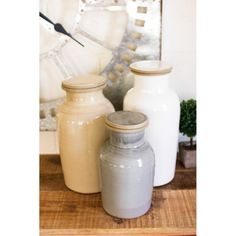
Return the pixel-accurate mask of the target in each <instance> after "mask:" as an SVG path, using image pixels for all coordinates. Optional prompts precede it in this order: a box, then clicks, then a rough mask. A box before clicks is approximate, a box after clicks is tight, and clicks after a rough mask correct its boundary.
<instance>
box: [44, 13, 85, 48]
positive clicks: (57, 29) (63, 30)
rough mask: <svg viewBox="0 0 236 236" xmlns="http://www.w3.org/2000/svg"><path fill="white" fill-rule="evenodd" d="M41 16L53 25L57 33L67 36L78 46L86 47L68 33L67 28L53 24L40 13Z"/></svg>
mask: <svg viewBox="0 0 236 236" xmlns="http://www.w3.org/2000/svg"><path fill="white" fill-rule="evenodd" d="M39 16H40V17H42V18H43V19H44V20H46V21H48V22H49V23H51V24H52V25H53V26H54V29H55V31H57V32H59V33H62V34H65V35H66V36H68V37H70V38H71V39H73V40H74V41H75V42H77V43H78V44H80V45H81V46H82V47H84V45H83V44H82V43H80V42H79V41H78V40H77V39H75V38H74V37H73V36H72V35H71V34H70V33H68V32H67V31H66V30H65V28H64V27H63V26H62V24H60V23H56V24H55V23H53V22H52V21H51V20H50V19H49V18H48V17H47V16H45V15H44V14H43V13H41V12H39Z"/></svg>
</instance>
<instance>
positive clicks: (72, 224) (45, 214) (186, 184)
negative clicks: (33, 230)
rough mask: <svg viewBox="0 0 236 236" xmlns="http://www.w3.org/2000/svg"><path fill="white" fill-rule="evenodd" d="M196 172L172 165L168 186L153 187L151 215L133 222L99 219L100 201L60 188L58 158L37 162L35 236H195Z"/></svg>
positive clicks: (102, 215)
mask: <svg viewBox="0 0 236 236" xmlns="http://www.w3.org/2000/svg"><path fill="white" fill-rule="evenodd" d="M195 228H196V169H195V168H194V169H184V168H183V167H182V165H181V163H179V161H177V165H176V174H175V178H174V179H173V180H172V182H171V183H169V184H167V185H165V186H162V187H155V188H154V190H153V197H152V206H151V209H150V210H149V211H148V212H147V213H146V214H145V215H144V216H141V217H139V218H136V219H130V220H129V219H125V220H122V219H119V218H115V217H112V216H110V215H108V214H106V213H105V211H104V210H103V208H102V202H101V195H100V194H99V193H96V194H79V193H76V192H73V191H70V190H69V189H68V188H67V187H66V186H65V184H64V180H63V174H62V169H61V163H60V157H59V156H58V155H43V156H40V235H60V236H62V235H68V236H69V235H73V236H75V235H117V234H119V235H196V229H195Z"/></svg>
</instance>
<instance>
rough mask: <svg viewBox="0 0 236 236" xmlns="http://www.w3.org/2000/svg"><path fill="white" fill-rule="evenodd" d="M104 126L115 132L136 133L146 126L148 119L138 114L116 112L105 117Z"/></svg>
mask: <svg viewBox="0 0 236 236" xmlns="http://www.w3.org/2000/svg"><path fill="white" fill-rule="evenodd" d="M106 125H107V127H108V128H109V129H111V130H114V131H117V132H119V131H120V132H137V131H141V130H143V129H144V128H145V127H147V125H148V118H147V116H146V115H144V114H143V113H140V112H133V111H117V112H113V113H111V114H109V115H108V116H107V117H106Z"/></svg>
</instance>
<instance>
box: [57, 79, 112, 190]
mask: <svg viewBox="0 0 236 236" xmlns="http://www.w3.org/2000/svg"><path fill="white" fill-rule="evenodd" d="M105 83H106V81H105V79H104V78H103V77H101V76H96V75H88V76H82V77H78V78H73V79H69V80H65V81H63V82H62V88H63V89H64V90H65V91H66V93H67V97H66V101H65V103H64V104H62V105H61V107H60V108H59V110H58V112H57V119H58V134H59V149H60V157H61V164H62V170H63V174H64V180H65V184H66V186H67V187H68V188H70V189H72V190H74V191H76V192H80V193H96V192H100V191H101V180H100V179H101V177H100V168H99V151H100V147H101V145H102V144H103V143H104V141H105V140H106V139H107V138H108V132H107V131H106V128H105V115H106V114H109V113H111V112H113V111H114V108H113V106H112V104H111V103H110V102H109V101H108V100H107V99H106V98H105V97H104V95H103V88H104V87H105Z"/></svg>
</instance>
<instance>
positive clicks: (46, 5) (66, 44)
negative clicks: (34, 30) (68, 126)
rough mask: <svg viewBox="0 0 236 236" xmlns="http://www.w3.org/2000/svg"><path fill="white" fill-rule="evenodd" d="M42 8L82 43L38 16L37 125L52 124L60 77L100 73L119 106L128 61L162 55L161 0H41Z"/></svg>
mask: <svg viewBox="0 0 236 236" xmlns="http://www.w3.org/2000/svg"><path fill="white" fill-rule="evenodd" d="M40 12H42V13H43V14H44V15H45V16H47V17H48V18H49V19H50V20H52V21H53V22H55V23H61V24H62V25H63V26H64V28H65V29H66V30H67V31H68V32H69V33H70V34H71V35H72V36H73V37H74V38H75V39H77V40H78V41H79V42H81V43H82V44H83V45H84V47H81V46H80V45H79V44H78V43H76V42H75V41H74V40H72V39H71V38H69V37H68V36H65V35H64V34H61V33H58V32H56V31H55V30H54V27H53V25H52V24H50V23H49V22H48V21H46V20H45V19H42V18H41V17H40V130H41V131H52V130H55V129H56V121H55V113H56V109H57V106H58V105H60V104H61V103H62V102H63V100H64V96H65V94H64V92H63V90H62V89H61V81H62V80H65V79H68V78H70V77H72V76H76V75H83V74H102V75H103V76H105V77H106V78H107V82H108V86H107V87H106V89H105V90H104V94H105V96H106V97H107V98H108V99H109V100H110V101H111V102H112V103H113V105H114V106H115V108H116V109H117V110H120V109H122V102H123V97H124V94H125V93H126V92H127V90H128V89H129V88H130V87H132V83H133V78H132V75H131V73H130V71H129V68H128V66H129V64H130V63H132V62H134V61H137V60H140V59H159V58H160V38H161V36H160V32H161V0H40Z"/></svg>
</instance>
